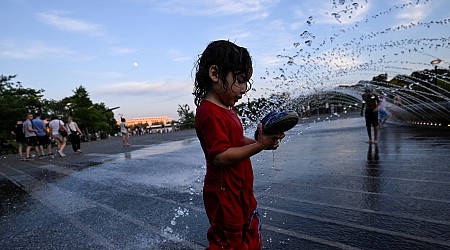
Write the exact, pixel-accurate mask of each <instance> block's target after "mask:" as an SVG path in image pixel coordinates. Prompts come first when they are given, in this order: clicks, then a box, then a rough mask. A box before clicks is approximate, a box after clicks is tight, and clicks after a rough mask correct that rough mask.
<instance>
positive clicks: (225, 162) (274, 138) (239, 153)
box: [214, 124, 285, 167]
mask: <svg viewBox="0 0 450 250" xmlns="http://www.w3.org/2000/svg"><path fill="white" fill-rule="evenodd" d="M284 136H285V135H284V133H283V134H276V135H267V134H263V133H262V125H261V124H259V125H258V140H253V139H250V138H246V139H245V140H246V142H247V143H248V142H252V140H253V143H250V144H247V145H245V146H242V147H235V148H229V149H227V150H225V151H224V152H222V153H220V154H218V155H216V156H215V157H214V165H216V166H219V167H225V166H231V165H234V164H236V163H238V162H240V161H242V160H245V159H247V158H249V157H251V156H253V155H255V154H257V153H259V152H261V151H262V150H264V149H266V148H268V147H270V146H272V147H273V146H274V145H276V146H275V148H276V147H277V146H278V141H279V140H281V139H283V138H284Z"/></svg>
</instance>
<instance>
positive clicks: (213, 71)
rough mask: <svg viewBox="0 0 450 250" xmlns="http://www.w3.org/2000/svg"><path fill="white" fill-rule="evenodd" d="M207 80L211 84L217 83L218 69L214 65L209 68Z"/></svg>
mask: <svg viewBox="0 0 450 250" xmlns="http://www.w3.org/2000/svg"><path fill="white" fill-rule="evenodd" d="M209 78H211V81H212V82H218V81H219V68H218V67H217V66H216V65H211V67H209Z"/></svg>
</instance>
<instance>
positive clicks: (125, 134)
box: [120, 117, 131, 147]
mask: <svg viewBox="0 0 450 250" xmlns="http://www.w3.org/2000/svg"><path fill="white" fill-rule="evenodd" d="M120 133H121V134H122V145H123V147H129V146H130V145H131V144H130V132H129V131H128V126H127V123H126V120H125V118H123V117H122V118H120Z"/></svg>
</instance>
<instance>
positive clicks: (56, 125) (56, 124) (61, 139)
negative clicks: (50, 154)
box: [48, 115, 67, 157]
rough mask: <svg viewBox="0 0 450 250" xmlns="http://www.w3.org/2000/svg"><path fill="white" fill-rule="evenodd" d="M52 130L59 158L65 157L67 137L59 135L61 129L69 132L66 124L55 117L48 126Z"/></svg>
mask: <svg viewBox="0 0 450 250" xmlns="http://www.w3.org/2000/svg"><path fill="white" fill-rule="evenodd" d="M48 126H49V127H50V130H51V135H52V138H53V139H55V141H56V145H57V147H58V150H56V153H58V155H59V156H61V157H65V156H66V154H64V148H65V147H66V141H67V139H66V137H65V136H62V135H61V134H60V133H59V129H60V128H61V129H64V130H65V131H66V132H67V129H66V126H64V122H63V121H61V120H60V119H59V118H58V116H56V115H53V116H52V120H51V121H50V123H49V124H48Z"/></svg>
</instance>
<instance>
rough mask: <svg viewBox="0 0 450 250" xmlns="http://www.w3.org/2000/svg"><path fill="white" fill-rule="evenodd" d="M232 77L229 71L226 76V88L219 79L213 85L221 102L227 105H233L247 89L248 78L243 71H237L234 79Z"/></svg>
mask: <svg viewBox="0 0 450 250" xmlns="http://www.w3.org/2000/svg"><path fill="white" fill-rule="evenodd" d="M233 78H234V77H233V73H232V72H229V73H228V75H227V78H226V80H227V83H226V86H227V89H225V88H224V86H223V83H222V81H219V83H218V84H216V85H215V91H216V94H217V95H218V96H219V98H220V100H221V102H222V103H223V104H224V105H225V106H227V107H233V106H234V105H235V104H236V103H237V102H238V101H239V99H241V98H242V96H243V95H244V94H245V92H246V91H247V83H248V81H249V79H248V78H247V77H246V76H245V74H244V73H237V74H236V80H234V79H233Z"/></svg>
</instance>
